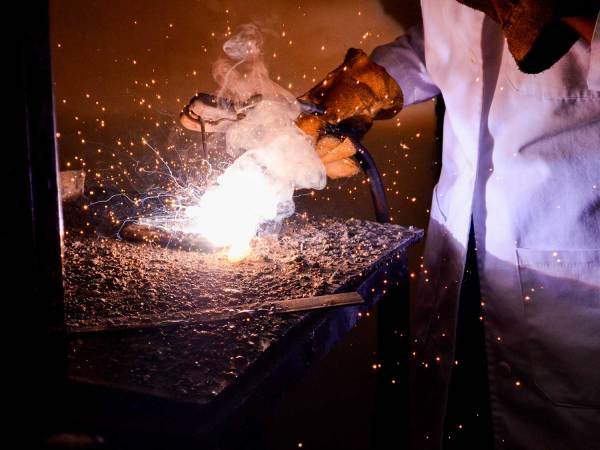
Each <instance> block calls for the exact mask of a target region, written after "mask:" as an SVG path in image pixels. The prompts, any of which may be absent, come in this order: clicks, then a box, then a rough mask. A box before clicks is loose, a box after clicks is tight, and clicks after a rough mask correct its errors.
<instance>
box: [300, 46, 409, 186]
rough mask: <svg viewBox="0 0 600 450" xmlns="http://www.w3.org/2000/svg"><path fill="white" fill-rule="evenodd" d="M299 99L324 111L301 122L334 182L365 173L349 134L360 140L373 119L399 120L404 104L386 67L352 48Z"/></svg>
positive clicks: (306, 117)
mask: <svg viewBox="0 0 600 450" xmlns="http://www.w3.org/2000/svg"><path fill="white" fill-rule="evenodd" d="M298 100H299V101H300V102H304V103H308V104H311V105H314V106H315V109H319V110H321V111H322V112H323V114H322V115H314V114H306V113H304V114H301V115H300V116H299V117H298V119H297V121H296V124H297V125H298V127H299V128H300V129H301V130H302V131H304V132H305V133H306V134H308V135H309V136H310V137H311V138H312V139H313V142H314V143H315V146H316V151H317V153H318V155H319V157H320V158H321V160H322V161H323V164H324V165H325V168H326V170H327V175H328V176H329V177H330V178H332V179H335V178H342V177H350V176H353V175H356V174H357V173H358V172H359V171H360V168H359V166H358V163H357V162H356V161H355V160H354V159H352V158H351V157H352V155H354V153H356V148H355V147H354V144H353V143H352V140H351V139H349V138H348V137H347V136H351V137H352V138H353V139H356V140H359V139H360V138H362V136H364V134H365V133H366V132H367V131H369V129H370V128H371V125H372V124H373V120H377V119H389V118H392V117H394V115H396V113H398V112H399V111H400V110H401V109H402V104H403V97H402V91H401V90H400V86H398V83H396V81H395V80H394V79H393V78H392V77H391V76H390V75H388V73H387V72H386V71H385V69H384V68H383V67H381V66H379V65H377V64H375V63H374V62H372V61H371V60H369V57H368V56H367V54H366V53H365V52H363V51H362V50H357V49H353V48H351V49H350V50H348V52H347V53H346V57H345V58H344V62H343V63H342V64H341V65H340V66H339V67H338V68H336V69H335V70H333V71H332V72H330V73H329V74H328V75H327V76H326V77H325V79H324V80H322V81H321V82H320V83H318V84H317V85H316V86H315V87H313V88H312V89H311V90H310V91H308V92H307V93H306V94H304V95H303V96H301V97H299V99H298ZM342 136H346V137H342Z"/></svg>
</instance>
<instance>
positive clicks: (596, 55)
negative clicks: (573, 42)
mask: <svg viewBox="0 0 600 450" xmlns="http://www.w3.org/2000/svg"><path fill="white" fill-rule="evenodd" d="M590 50H591V53H590V68H589V71H588V78H587V84H588V88H589V89H591V90H594V91H600V13H598V17H597V18H596V29H595V30H594V35H593V37H592V45H591V47H590Z"/></svg>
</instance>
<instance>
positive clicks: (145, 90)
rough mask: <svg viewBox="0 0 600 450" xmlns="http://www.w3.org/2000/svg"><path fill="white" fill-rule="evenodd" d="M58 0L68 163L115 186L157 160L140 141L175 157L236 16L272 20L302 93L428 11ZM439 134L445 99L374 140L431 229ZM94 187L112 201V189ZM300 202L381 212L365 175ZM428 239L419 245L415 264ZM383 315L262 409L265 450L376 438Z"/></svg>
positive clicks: (395, 195) (380, 130)
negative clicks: (137, 166)
mask: <svg viewBox="0 0 600 450" xmlns="http://www.w3.org/2000/svg"><path fill="white" fill-rule="evenodd" d="M50 4H51V40H52V52H53V76H54V86H55V102H56V112H57V131H58V142H59V160H60V168H61V170H64V169H81V170H84V171H86V175H87V178H88V180H90V179H95V180H97V181H98V182H99V183H100V184H101V185H102V186H104V187H106V188H110V189H120V188H126V187H127V186H128V185H129V183H130V177H131V176H132V175H131V172H130V171H129V170H128V168H129V167H130V164H131V161H132V160H136V161H139V160H144V159H146V158H147V159H152V156H151V155H150V153H149V151H148V148H147V147H145V146H144V145H142V143H141V139H142V138H144V139H145V140H146V141H147V142H150V143H151V144H152V145H153V146H154V148H156V149H158V150H159V151H161V152H165V154H167V155H168V151H169V145H171V144H173V143H174V142H175V145H177V141H174V140H173V133H174V129H175V127H176V125H175V124H176V122H175V120H176V118H177V116H178V113H179V111H180V110H181V108H182V106H183V105H184V104H185V103H186V102H187V100H188V99H189V98H190V97H191V96H192V95H193V94H194V93H195V92H196V91H204V92H211V91H213V90H214V88H215V87H216V86H215V84H214V82H213V80H212V76H211V66H212V63H213V62H214V61H215V60H216V59H217V58H218V57H219V56H221V45H222V44H223V42H224V41H225V40H226V39H227V37H228V36H229V35H230V33H235V31H236V27H237V26H238V25H240V24H244V23H248V22H255V23H257V24H259V25H260V26H261V27H262V28H263V30H264V33H265V54H266V55H267V61H268V63H269V68H270V73H271V76H272V78H273V79H276V80H278V82H279V83H280V84H281V85H282V86H284V87H286V88H289V90H291V91H292V92H293V93H294V94H296V95H300V94H302V93H303V92H305V91H306V90H308V89H309V88H310V87H311V86H312V85H313V84H315V82H318V81H319V80H320V79H322V78H323V77H324V76H325V75H326V74H327V72H328V71H329V70H331V69H333V68H334V67H336V66H337V65H338V64H339V63H340V62H341V60H342V59H343V56H344V53H345V51H346V49H347V48H349V47H358V48H362V49H364V50H365V51H367V52H370V51H371V50H372V49H373V48H374V47H375V46H377V45H380V44H382V43H386V42H389V41H391V40H393V39H394V38H395V37H396V36H398V35H400V34H402V33H403V31H404V30H405V29H406V28H407V27H409V26H410V25H412V24H414V23H415V21H416V20H418V16H419V10H418V2H417V1H414V0H410V1H408V0H405V1H401V0H398V1H397V2H393V1H385V2H378V1H376V0H372V1H357V0H335V1H327V2H323V1H316V0H311V1H295V2H289V1H285V0H266V1H254V2H248V1H243V0H235V1H223V2H220V1H216V0H209V1H192V0H188V1H182V0H170V1H159V0H136V1H120V0H105V1H93V0H54V1H51V2H50ZM274 55H275V56H274ZM185 139H186V142H189V141H190V140H191V141H193V140H197V139H198V137H197V136H194V135H191V134H190V135H186V136H185ZM436 142H437V141H436V139H435V115H434V102H426V103H424V104H421V105H415V106H412V107H410V108H408V109H406V110H404V111H402V112H401V113H400V114H399V115H398V116H397V117H396V118H395V119H393V120H389V121H386V122H379V123H377V124H376V125H375V126H374V128H373V129H372V130H371V131H370V132H369V134H368V135H367V136H366V138H365V140H364V143H365V145H366V147H367V148H368V149H369V150H370V151H371V153H372V154H373V156H374V157H375V159H376V161H377V164H378V167H379V169H380V171H381V172H382V174H383V176H384V182H385V185H386V189H387V191H388V192H387V194H388V200H389V202H390V205H391V209H392V218H393V221H394V222H395V223H399V224H401V225H414V226H417V227H421V228H424V227H425V226H426V223H427V217H428V213H429V206H430V198H431V188H432V186H433V183H434V179H435V176H436V169H437V168H436V166H435V164H434V159H435V152H436V149H437V145H436ZM87 195H88V196H89V197H90V199H92V194H91V193H89V192H88V193H87ZM93 196H95V197H93V198H95V199H101V197H102V192H94V194H93ZM297 207H298V209H299V210H307V211H310V212H314V213H324V214H329V215H334V216H340V217H351V216H352V217H359V218H367V219H373V218H374V215H373V208H372V204H371V199H370V196H369V190H368V186H367V184H366V181H365V179H364V177H362V176H357V177H355V178H352V179H350V180H342V181H336V182H330V183H329V184H328V186H327V188H326V189H325V190H324V191H321V192H318V193H316V195H314V196H299V197H298V198H297ZM421 247H422V246H419V247H417V248H416V249H415V250H413V253H412V254H411V260H410V265H411V271H412V272H416V270H415V267H416V265H417V264H418V261H419V254H420V251H421ZM398 300H399V301H407V299H405V298H404V299H401V298H399V299H398ZM376 314H377V312H374V313H373V314H372V315H370V316H369V317H365V318H363V320H362V321H361V322H360V324H359V326H357V327H356V328H355V330H354V332H353V333H352V334H351V335H350V336H349V337H348V338H347V339H346V340H345V341H344V342H343V343H342V344H341V345H339V346H338V348H336V349H335V350H334V351H333V352H332V353H331V354H330V355H329V356H328V358H327V359H326V360H325V361H323V363H322V364H321V365H320V366H319V367H317V368H316V369H315V370H313V371H312V372H311V373H310V374H309V376H308V377H307V378H306V379H305V380H304V381H303V382H302V383H301V384H300V385H299V386H297V388H295V389H294V390H293V391H291V392H289V393H287V394H286V395H285V396H284V397H283V400H282V401H281V402H280V403H279V404H278V405H277V406H276V407H275V409H274V411H273V413H272V415H271V416H270V417H266V418H265V422H266V423H267V424H268V427H269V432H268V433H267V436H266V441H267V448H272V449H285V448H298V445H299V443H302V448H307V449H311V448H312V449H338V448H339V449H342V448H343V449H365V448H368V447H369V440H370V439H371V431H372V418H373V417H374V416H375V412H376V411H375V408H376V404H375V386H376V379H377V370H376V369H374V368H373V365H374V364H375V365H376V364H377V356H376V348H377V332H376ZM389 382H390V383H391V380H389Z"/></svg>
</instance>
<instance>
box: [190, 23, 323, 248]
mask: <svg viewBox="0 0 600 450" xmlns="http://www.w3.org/2000/svg"><path fill="white" fill-rule="evenodd" d="M262 46H263V37H262V34H261V33H260V30H259V29H258V27H256V26H255V25H252V24H249V25H244V26H242V27H241V29H240V32H239V33H238V34H236V35H235V36H233V37H232V38H231V39H229V40H228V41H227V42H225V44H224V45H223V51H224V53H225V56H224V57H223V58H221V59H219V60H218V61H217V62H216V63H215V65H214V68H213V75H214V78H215V80H216V81H217V82H218V83H219V86H220V87H219V90H218V94H217V95H218V96H219V97H220V98H223V99H228V100H231V101H233V102H234V104H235V105H237V107H238V108H241V109H242V111H243V114H245V116H244V117H243V118H242V119H241V120H238V121H236V122H233V123H232V125H231V126H230V127H229V128H228V129H227V130H226V132H225V136H226V146H227V147H226V148H227V152H228V153H229V154H230V155H231V156H233V157H235V158H237V159H236V160H235V161H234V162H233V164H232V165H231V166H230V167H228V168H227V169H226V170H225V172H224V173H223V174H222V175H220V176H219V177H218V178H217V180H216V183H215V184H214V185H213V186H210V187H209V188H208V189H207V191H206V192H205V194H204V195H203V196H202V198H201V199H200V201H199V202H198V204H197V205H195V206H193V207H189V208H188V211H187V214H188V217H189V218H190V219H191V222H190V223H191V224H192V225H191V228H192V229H193V231H195V232H198V233H201V234H202V235H204V236H205V237H206V238H207V239H209V240H210V241H212V242H213V244H215V245H217V246H220V247H228V248H229V255H230V257H231V258H232V259H240V258H243V256H244V255H245V254H246V253H247V251H248V249H249V243H250V241H251V239H252V238H253V237H254V236H255V235H256V233H257V231H258V229H259V227H260V226H261V225H262V224H264V223H265V222H270V221H280V220H282V219H284V218H285V217H288V216H290V215H291V214H293V213H294V200H293V195H294V191H295V190H296V189H323V188H324V187H325V184H326V175H325V168H324V166H323V164H322V163H321V160H320V159H319V157H318V156H317V154H316V152H315V150H314V148H313V145H312V143H311V141H310V139H309V138H308V136H306V135H305V134H304V133H303V132H302V131H300V130H299V129H298V128H297V127H296V125H295V124H294V121H295V119H296V118H297V116H298V114H299V113H300V108H299V105H298V103H297V101H296V99H295V97H294V96H293V95H292V94H291V93H290V92H289V91H287V90H285V89H284V88H282V87H281V86H279V85H278V84H277V83H275V82H274V81H273V80H271V79H270V78H269V72H268V70H267V67H266V65H265V61H264V57H263V49H262ZM258 96H260V97H258ZM257 98H260V99H261V100H260V101H258V103H257V104H256V105H255V106H253V107H250V108H247V109H244V108H243V106H241V105H244V104H245V103H246V102H248V101H249V100H250V99H257Z"/></svg>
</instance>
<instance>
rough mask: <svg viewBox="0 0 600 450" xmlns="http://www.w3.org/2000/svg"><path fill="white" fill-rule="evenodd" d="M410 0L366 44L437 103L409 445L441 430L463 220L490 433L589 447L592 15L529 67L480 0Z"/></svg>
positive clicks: (594, 121) (420, 95)
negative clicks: (417, 18)
mask: <svg viewBox="0 0 600 450" xmlns="http://www.w3.org/2000/svg"><path fill="white" fill-rule="evenodd" d="M422 14H423V27H422V29H421V28H417V29H413V30H411V31H410V32H409V33H408V34H407V35H405V36H402V37H401V38H399V39H397V40H396V41H394V42H392V43H390V44H388V45H384V46H382V47H378V48H377V49H375V51H374V52H373V54H372V59H373V60H374V61H375V62H376V63H378V64H380V65H382V66H383V67H385V68H386V70H387V71H388V72H389V73H390V75H392V76H393V77H394V78H395V79H396V81H397V82H398V84H399V85H400V87H401V88H402V91H403V93H404V97H405V104H406V105H409V104H411V103H416V102H421V101H424V100H427V99H430V98H432V97H433V96H435V95H437V94H439V93H441V94H442V95H443V97H444V100H445V103H446V114H445V118H444V134H443V161H442V173H441V177H440V180H439V182H438V184H437V186H436V187H435V189H434V193H433V198H432V207H431V218H430V224H429V227H428V234H427V241H426V250H425V256H424V265H423V270H422V274H421V282H422V289H421V293H420V295H419V296H418V301H417V302H416V304H415V305H413V307H412V312H411V322H412V325H411V333H412V335H411V342H413V344H414V349H413V350H414V352H415V354H414V361H413V362H414V364H413V366H414V367H413V370H412V372H411V383H412V384H411V396H412V400H411V405H412V406H411V408H412V409H411V412H410V416H411V418H412V424H411V441H412V448H418V449H425V448H438V447H439V446H440V442H441V439H442V436H441V434H442V424H443V411H444V409H445V403H446V388H447V382H448V377H449V373H450V369H451V366H452V364H453V357H454V354H453V340H454V336H455V326H456V313H457V298H458V293H459V287H460V283H461V280H462V274H463V270H464V265H465V256H466V247H467V243H468V236H469V229H470V224H471V220H472V221H473V226H474V232H475V238H476V246H477V259H478V267H479V274H480V285H481V295H482V302H483V305H484V306H483V315H484V324H485V334H486V349H487V360H488V372H489V384H490V397H491V408H492V422H493V427H494V442H495V446H496V447H497V448H506V449H528V450H531V449H569V450H572V449H591V448H600V92H599V90H598V89H599V88H600V79H599V75H600V42H599V41H598V38H599V36H598V34H599V32H600V30H598V26H597V27H596V31H595V37H594V41H593V43H592V45H591V46H590V45H588V44H587V43H586V42H584V41H583V40H579V41H578V42H576V43H575V45H573V47H572V48H571V49H570V51H569V52H568V53H567V54H566V55H564V56H563V57H562V58H561V59H560V60H559V61H558V62H557V63H556V64H554V66H552V67H551V68H550V69H548V70H546V71H544V72H542V73H540V74H537V75H527V74H524V73H522V72H520V71H519V70H518V69H517V66H516V64H515V61H514V59H513V58H512V57H511V55H510V53H509V51H508V49H507V46H506V43H505V40H504V37H503V35H502V33H501V31H500V29H499V27H498V25H497V24H496V23H495V22H493V21H492V20H491V19H489V18H487V17H486V16H485V15H484V14H483V13H481V12H478V11H476V10H473V9H470V8H468V7H466V6H463V5H461V4H459V3H457V2H456V1H454V0H422ZM459 363H460V362H459ZM465 432H467V431H465Z"/></svg>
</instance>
